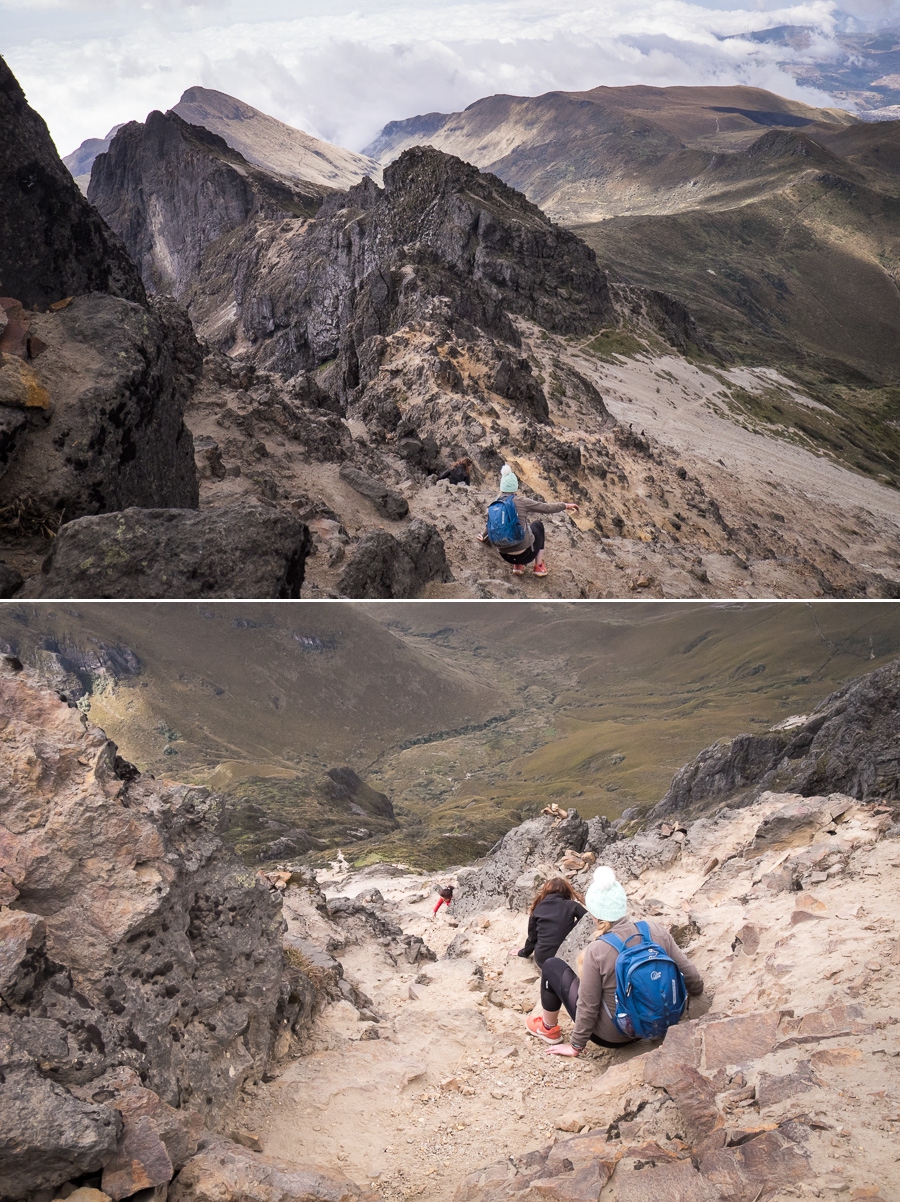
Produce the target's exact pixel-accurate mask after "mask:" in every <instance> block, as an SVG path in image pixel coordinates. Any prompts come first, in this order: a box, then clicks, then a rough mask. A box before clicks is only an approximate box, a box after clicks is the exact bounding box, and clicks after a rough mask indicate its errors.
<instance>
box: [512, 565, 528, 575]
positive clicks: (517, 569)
mask: <svg viewBox="0 0 900 1202" xmlns="http://www.w3.org/2000/svg"><path fill="white" fill-rule="evenodd" d="M524 572H525V565H524V563H514V564H513V576H522V575H524Z"/></svg>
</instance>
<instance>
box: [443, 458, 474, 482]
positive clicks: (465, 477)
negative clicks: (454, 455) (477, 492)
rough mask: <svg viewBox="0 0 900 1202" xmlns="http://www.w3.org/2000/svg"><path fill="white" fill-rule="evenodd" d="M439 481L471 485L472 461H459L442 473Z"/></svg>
mask: <svg viewBox="0 0 900 1202" xmlns="http://www.w3.org/2000/svg"><path fill="white" fill-rule="evenodd" d="M438 480H449V481H450V483H451V484H471V483H472V460H471V459H457V461H456V463H454V464H453V465H452V466H451V467H448V468H447V470H446V471H445V472H441V474H440V475H439V476H438Z"/></svg>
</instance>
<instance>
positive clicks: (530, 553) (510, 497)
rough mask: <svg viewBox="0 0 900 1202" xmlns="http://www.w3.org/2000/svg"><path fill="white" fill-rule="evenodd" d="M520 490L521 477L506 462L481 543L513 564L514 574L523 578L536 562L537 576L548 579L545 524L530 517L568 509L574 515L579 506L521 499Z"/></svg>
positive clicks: (526, 498) (489, 507)
mask: <svg viewBox="0 0 900 1202" xmlns="http://www.w3.org/2000/svg"><path fill="white" fill-rule="evenodd" d="M518 491H519V481H518V478H517V476H516V474H515V472H514V471H513V470H512V468H511V467H510V466H509V464H508V463H504V465H503V470H502V471H501V473H500V496H499V497H498V498H497V500H496V501H493V502H492V503H491V504H490V505H489V506H488V520H487V525H486V527H485V529H484V533H483V534H482V535H481V541H482V542H483V543H490V544H491V545H492V546H494V547H496V548H497V550H498V551H499V552H500V557H501V559H505V560H506V562H507V563H511V564H512V570H513V575H515V576H521V575H522V573H523V572H524V571H525V565H526V564H528V563H532V562H533V563H534V574H535V576H546V575H547V573H548V572H549V571H550V569H549V568H548V567H547V565H546V564H545V563H544V523H543V522H541V521H536V522H530V521H529V515H530V514H533V513H562V511H563V510H564V509H567V510H570V511H571V512H573V513H574V512H576V511H577V509H578V506H577V505H575V504H573V503H572V502H571V501H555V502H552V503H551V502H544V501H533V500H532V499H531V498H530V497H520V496H518Z"/></svg>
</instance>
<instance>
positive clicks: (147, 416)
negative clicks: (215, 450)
mask: <svg viewBox="0 0 900 1202" xmlns="http://www.w3.org/2000/svg"><path fill="white" fill-rule="evenodd" d="M27 318H28V321H29V333H30V335H32V336H34V337H37V338H39V339H40V340H41V343H42V344H43V345H44V349H43V351H42V353H41V354H40V356H39V358H37V359H36V360H34V362H33V363H28V362H24V361H23V360H21V359H18V358H15V359H14V357H13V356H11V355H6V356H2V358H3V359H4V360H5V362H4V363H3V366H2V368H0V414H3V413H6V414H11V415H12V417H13V418H14V419H15V418H18V419H19V420H20V421H21V419H22V418H24V421H23V422H22V425H21V429H19V430H18V431H17V435H16V439H15V445H14V447H13V448H11V449H9V450H8V451H7V454H6V460H7V462H6V467H5V471H3V473H2V476H0V504H3V505H12V506H13V507H19V506H24V507H27V509H28V511H29V512H30V513H32V514H34V515H35V516H41V517H44V518H46V519H53V518H56V519H57V520H58V518H59V516H60V515H64V516H65V517H66V518H67V519H72V518H77V517H82V516H84V515H86V514H94V513H104V512H109V511H111V510H117V509H124V508H126V507H128V506H131V505H140V506H146V507H149V508H152V507H155V506H176V507H179V508H182V507H188V508H189V507H193V506H196V504H197V498H198V491H197V477H196V470H195V467H194V455H193V445H192V441H191V436H190V433H189V432H188V430H187V428H186V427H185V425H184V421H183V415H184V409H185V406H186V404H187V402H188V400H189V398H190V393H191V388H192V385H193V379H194V375H195V373H196V372H197V371H198V370H199V367H200V361H201V356H200V348H199V345H198V343H197V340H196V338H195V337H194V334H193V331H192V330H191V328H190V325H189V323H188V321H187V319H186V317H185V315H184V313H183V312H182V311H181V310H179V309H178V308H177V306H175V305H174V304H173V303H172V302H160V303H159V304H157V305H155V306H154V307H153V308H152V309H151V310H149V311H148V309H146V308H145V307H143V306H141V305H137V304H132V303H130V302H129V301H125V300H120V299H118V298H117V297H113V296H102V295H100V294H97V293H95V294H93V295H91V296H81V297H77V298H76V299H75V300H74V301H72V303H71V304H70V305H68V306H67V307H66V308H64V309H62V310H60V311H59V312H56V313H45V314H28V315H27ZM13 372H14V373H15V375H13ZM22 381H27V383H28V385H29V388H28V392H27V393H26V394H25V395H24V397H20V396H19V395H18V393H17V390H16V383H17V382H22ZM0 470H2V469H0ZM51 524H52V523H51Z"/></svg>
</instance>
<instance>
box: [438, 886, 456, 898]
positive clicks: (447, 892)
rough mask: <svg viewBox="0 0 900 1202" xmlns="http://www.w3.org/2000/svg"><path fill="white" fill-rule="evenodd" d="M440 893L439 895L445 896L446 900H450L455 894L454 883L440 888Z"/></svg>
mask: <svg viewBox="0 0 900 1202" xmlns="http://www.w3.org/2000/svg"><path fill="white" fill-rule="evenodd" d="M438 894H439V896H441V897H442V898H444V900H445V901H449V900H450V898H451V897H452V896H453V886H452V885H444V887H443V888H442V889H438Z"/></svg>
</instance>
